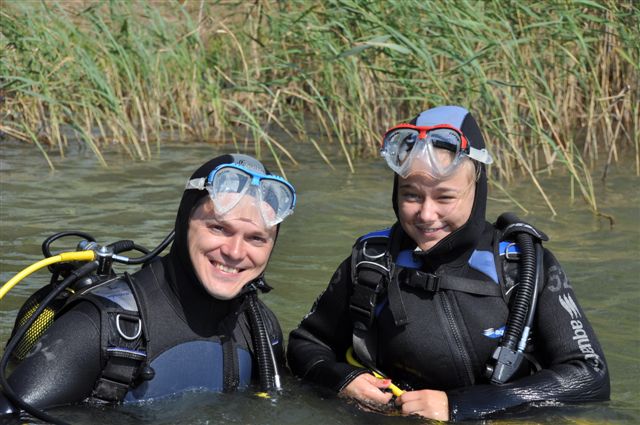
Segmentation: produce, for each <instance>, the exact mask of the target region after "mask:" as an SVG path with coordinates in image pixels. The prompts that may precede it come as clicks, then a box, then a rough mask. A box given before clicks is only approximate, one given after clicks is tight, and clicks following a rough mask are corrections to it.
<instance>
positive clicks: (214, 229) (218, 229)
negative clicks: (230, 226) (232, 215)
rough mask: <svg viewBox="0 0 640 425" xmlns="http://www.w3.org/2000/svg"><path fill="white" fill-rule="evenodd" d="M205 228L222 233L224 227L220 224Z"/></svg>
mask: <svg viewBox="0 0 640 425" xmlns="http://www.w3.org/2000/svg"><path fill="white" fill-rule="evenodd" d="M207 227H208V228H209V230H211V231H213V232H224V226H222V225H220V224H209V225H208V226H207Z"/></svg>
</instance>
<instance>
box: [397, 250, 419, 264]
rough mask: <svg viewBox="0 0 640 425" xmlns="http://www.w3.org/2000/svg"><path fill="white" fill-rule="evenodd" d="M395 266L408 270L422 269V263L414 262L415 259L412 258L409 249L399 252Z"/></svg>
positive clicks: (411, 252)
mask: <svg viewBox="0 0 640 425" xmlns="http://www.w3.org/2000/svg"><path fill="white" fill-rule="evenodd" d="M396 264H397V265H399V266H401V267H406V268H409V269H419V268H421V267H422V261H420V260H416V258H415V257H414V256H413V251H412V250H410V249H405V250H404V251H400V252H399V253H398V258H396Z"/></svg>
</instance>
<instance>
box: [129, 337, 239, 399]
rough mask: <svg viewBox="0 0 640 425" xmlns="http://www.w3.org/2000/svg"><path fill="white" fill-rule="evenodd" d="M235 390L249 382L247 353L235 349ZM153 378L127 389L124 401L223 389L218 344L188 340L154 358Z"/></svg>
mask: <svg viewBox="0 0 640 425" xmlns="http://www.w3.org/2000/svg"><path fill="white" fill-rule="evenodd" d="M236 351H237V354H238V368H239V372H240V373H239V375H240V376H239V379H240V383H239V385H238V387H239V388H243V387H247V386H248V385H249V384H250V383H251V365H252V361H251V354H250V353H249V352H248V351H246V350H244V349H242V348H238V349H237V350H236ZM150 366H151V367H152V368H153V370H154V371H155V376H154V377H153V379H152V380H150V381H144V382H143V383H142V384H140V385H138V386H137V387H135V388H132V389H130V390H129V392H128V393H127V395H126V396H125V398H124V402H125V403H126V402H135V401H140V400H149V399H152V398H162V397H167V396H170V395H174V394H179V393H183V392H186V391H195V390H208V391H214V392H221V391H222V390H223V378H224V364H223V355H222V345H220V343H219V342H214V341H189V342H185V343H183V344H180V345H177V346H175V347H172V348H170V349H168V350H167V351H165V352H164V353H162V354H160V355H159V356H158V357H156V358H155V359H154V360H153V361H152V362H151V365H150Z"/></svg>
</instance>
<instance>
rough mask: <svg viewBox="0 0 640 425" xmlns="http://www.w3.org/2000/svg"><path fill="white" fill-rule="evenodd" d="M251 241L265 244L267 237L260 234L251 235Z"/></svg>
mask: <svg viewBox="0 0 640 425" xmlns="http://www.w3.org/2000/svg"><path fill="white" fill-rule="evenodd" d="M251 242H253V243H257V244H265V243H267V238H265V237H262V236H252V237H251Z"/></svg>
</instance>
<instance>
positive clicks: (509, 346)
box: [349, 213, 548, 384]
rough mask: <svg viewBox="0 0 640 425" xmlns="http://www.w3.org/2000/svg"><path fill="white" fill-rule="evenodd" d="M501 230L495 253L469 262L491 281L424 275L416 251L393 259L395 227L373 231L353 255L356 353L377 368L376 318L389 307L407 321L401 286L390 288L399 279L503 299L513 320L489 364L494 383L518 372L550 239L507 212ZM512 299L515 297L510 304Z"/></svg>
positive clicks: (398, 322)
mask: <svg viewBox="0 0 640 425" xmlns="http://www.w3.org/2000/svg"><path fill="white" fill-rule="evenodd" d="M495 227H496V229H497V230H496V231H497V234H496V236H495V238H494V240H496V241H499V243H498V244H496V246H495V247H494V250H493V252H492V251H482V250H476V251H474V252H473V254H472V255H471V257H470V259H469V266H470V267H471V268H473V269H476V270H478V271H480V272H482V273H483V275H486V276H487V278H486V279H485V280H482V279H469V278H463V277H457V276H451V275H446V274H442V275H438V274H432V273H426V272H423V271H421V270H420V268H421V263H420V261H419V260H416V258H415V256H414V255H413V251H411V250H404V251H400V252H399V253H398V254H397V256H396V259H395V261H393V259H392V258H391V252H390V242H391V232H392V229H385V230H381V231H376V232H372V233H369V234H367V235H364V236H362V237H360V238H359V239H358V240H357V241H356V243H355V244H354V247H353V250H352V255H351V274H352V276H351V278H352V279H351V280H352V282H353V294H352V296H351V298H350V300H349V310H350V314H351V318H352V321H353V349H354V352H355V353H356V355H357V356H358V358H359V359H360V360H361V362H362V363H363V364H365V365H366V366H368V367H370V368H375V365H376V347H377V341H376V334H377V332H375V331H374V330H373V329H374V327H375V319H376V317H377V316H378V315H379V314H380V311H381V310H382V308H383V307H384V306H385V305H386V304H387V303H388V304H389V307H390V310H391V312H392V314H393V316H394V320H395V323H396V325H398V326H402V325H403V324H405V323H406V320H407V318H406V313H405V312H404V308H403V306H402V305H401V304H398V305H394V300H397V299H399V297H394V296H393V294H392V293H390V292H392V291H399V285H390V283H391V282H392V281H394V280H395V281H398V282H400V283H402V284H403V285H408V286H411V287H413V288H418V289H421V290H423V291H427V292H437V291H442V290H453V291H461V292H466V293H470V294H476V295H481V296H489V297H501V298H503V299H504V301H505V303H507V304H508V305H510V309H509V317H508V320H507V324H506V327H505V331H504V334H503V336H502V339H501V341H500V344H499V345H498V347H497V348H496V351H495V353H494V354H493V356H492V358H491V359H489V361H488V363H487V376H488V378H490V380H491V382H492V383H494V384H503V383H505V382H508V380H509V379H511V378H512V377H513V376H514V375H515V374H516V372H517V371H518V369H520V365H521V364H522V359H523V358H524V357H525V354H524V350H525V348H526V346H527V340H528V339H529V337H530V330H531V325H532V320H533V315H534V313H535V304H536V299H537V294H538V292H539V290H540V289H541V281H540V279H542V276H543V271H542V257H543V253H542V246H541V241H546V240H548V238H547V236H546V235H545V234H544V233H542V232H540V231H538V230H537V229H535V228H534V227H533V226H531V225H529V224H527V223H524V222H522V221H521V220H520V219H518V217H516V216H515V215H514V214H511V213H505V214H502V215H501V216H500V217H499V218H498V220H497V222H496V226H495ZM512 297H515V299H513V300H512V301H511V302H510V300H511V298H512ZM396 303H397V301H396Z"/></svg>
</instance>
